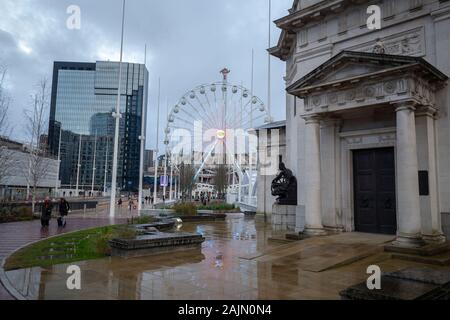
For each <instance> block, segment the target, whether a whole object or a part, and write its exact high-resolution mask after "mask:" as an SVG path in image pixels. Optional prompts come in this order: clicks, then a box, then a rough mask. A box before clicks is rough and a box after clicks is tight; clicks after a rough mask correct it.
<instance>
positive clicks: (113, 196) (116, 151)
mask: <svg viewBox="0 0 450 320" xmlns="http://www.w3.org/2000/svg"><path fill="white" fill-rule="evenodd" d="M125 1H126V0H123V5H122V35H121V39H120V61H119V84H118V88H117V104H116V110H115V112H113V114H112V116H113V117H114V118H115V124H116V126H115V132H114V153H113V167H112V179H111V199H110V203H109V216H110V217H111V218H114V216H115V210H116V188H117V163H118V155H119V127H120V118H121V117H122V116H121V114H120V96H121V90H122V59H123V33H124V27H125Z"/></svg>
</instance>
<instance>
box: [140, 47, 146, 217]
mask: <svg viewBox="0 0 450 320" xmlns="http://www.w3.org/2000/svg"><path fill="white" fill-rule="evenodd" d="M146 64H147V45H145V54H144V85H145V84H146V83H147V81H146V80H147V73H146V72H145V71H146V70H145V69H146ZM146 103H147V88H144V98H143V100H142V121H141V135H140V136H139V140H141V150H140V157H139V196H138V210H139V211H140V210H142V192H143V190H142V185H143V182H144V181H143V180H144V150H145V136H146V123H147V121H146V120H147V119H146V118H147V110H146V108H144V106H146Z"/></svg>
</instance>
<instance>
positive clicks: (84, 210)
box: [83, 203, 86, 214]
mask: <svg viewBox="0 0 450 320" xmlns="http://www.w3.org/2000/svg"><path fill="white" fill-rule="evenodd" d="M83 207H84V208H83V212H84V214H86V203H85V204H84V206H83Z"/></svg>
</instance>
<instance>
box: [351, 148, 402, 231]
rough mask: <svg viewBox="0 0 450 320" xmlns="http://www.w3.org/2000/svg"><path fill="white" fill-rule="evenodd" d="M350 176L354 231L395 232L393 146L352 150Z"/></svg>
mask: <svg viewBox="0 0 450 320" xmlns="http://www.w3.org/2000/svg"><path fill="white" fill-rule="evenodd" d="M353 177H354V188H355V229H356V231H359V232H370V233H382V234H395V233H396V231H397V217H396V197H395V160H394V148H382V149H370V150H358V151H354V152H353Z"/></svg>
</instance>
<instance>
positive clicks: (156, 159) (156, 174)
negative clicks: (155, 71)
mask: <svg viewBox="0 0 450 320" xmlns="http://www.w3.org/2000/svg"><path fill="white" fill-rule="evenodd" d="M160 104H161V78H159V79H158V112H157V113H156V150H155V179H154V183H155V186H154V188H153V203H154V204H156V196H157V194H158V152H159V150H158V148H159V108H160Z"/></svg>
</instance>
